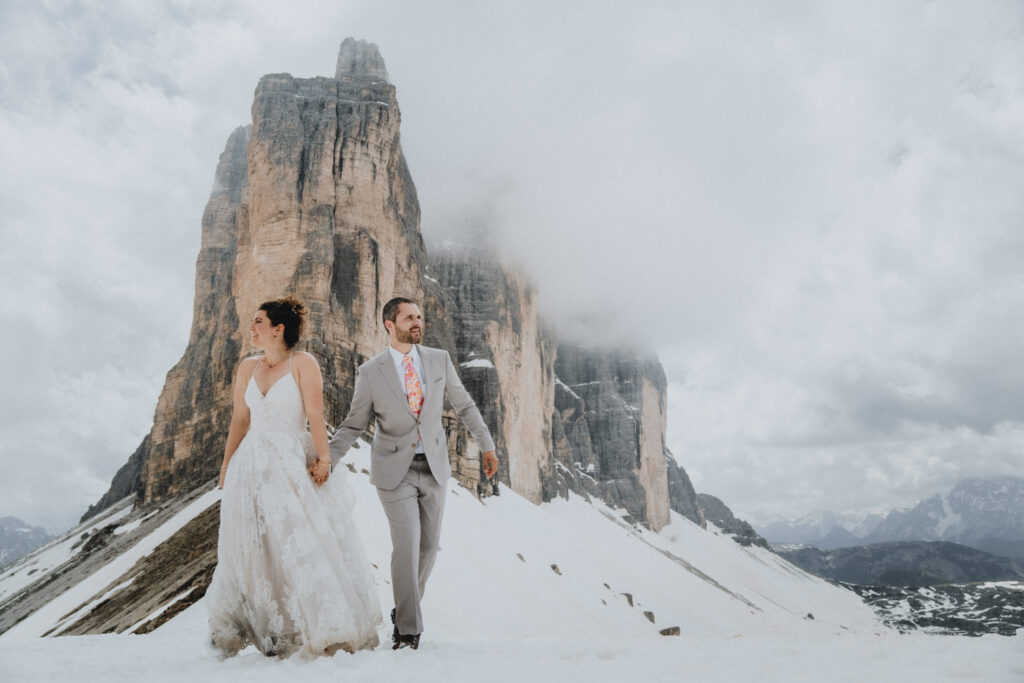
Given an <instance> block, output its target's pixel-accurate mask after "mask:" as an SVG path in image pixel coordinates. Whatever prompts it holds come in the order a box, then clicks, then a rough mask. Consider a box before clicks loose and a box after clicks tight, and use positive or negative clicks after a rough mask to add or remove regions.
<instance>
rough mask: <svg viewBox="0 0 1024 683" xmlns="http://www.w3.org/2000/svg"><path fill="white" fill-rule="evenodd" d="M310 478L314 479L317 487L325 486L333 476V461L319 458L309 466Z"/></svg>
mask: <svg viewBox="0 0 1024 683" xmlns="http://www.w3.org/2000/svg"><path fill="white" fill-rule="evenodd" d="M309 476H311V477H313V483H314V484H316V485H317V486H321V485H323V483H324V482H325V481H327V478H328V477H329V476H331V461H330V460H321V459H319V458H317V459H316V460H314V461H313V463H312V464H311V465H310V466H309Z"/></svg>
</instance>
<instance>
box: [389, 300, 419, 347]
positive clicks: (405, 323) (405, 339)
mask: <svg viewBox="0 0 1024 683" xmlns="http://www.w3.org/2000/svg"><path fill="white" fill-rule="evenodd" d="M393 330H394V335H395V341H397V342H398V343H400V344H419V343H421V342H422V341H423V314H422V313H420V307H419V306H417V305H416V304H400V305H399V306H398V316H397V317H396V318H395V326H394V328H393Z"/></svg>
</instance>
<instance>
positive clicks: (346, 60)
mask: <svg viewBox="0 0 1024 683" xmlns="http://www.w3.org/2000/svg"><path fill="white" fill-rule="evenodd" d="M334 77H335V78H337V79H339V80H341V79H343V78H365V79H369V80H382V81H387V80H388V70H387V68H386V67H385V66H384V58H383V57H381V56H380V50H378V49H377V46H376V45H374V44H373V43H369V42H367V41H365V40H356V39H355V38H352V37H348V38H346V39H345V40H343V41H342V43H341V49H340V50H339V51H338V66H337V68H336V69H335V71H334Z"/></svg>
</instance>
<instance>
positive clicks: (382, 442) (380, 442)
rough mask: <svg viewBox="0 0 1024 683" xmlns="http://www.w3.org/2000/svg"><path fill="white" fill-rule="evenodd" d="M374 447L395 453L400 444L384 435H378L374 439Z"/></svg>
mask: <svg viewBox="0 0 1024 683" xmlns="http://www.w3.org/2000/svg"><path fill="white" fill-rule="evenodd" d="M373 447H374V449H375V450H378V451H384V452H386V453H394V452H395V451H397V450H398V444H397V443H395V442H394V441H392V440H391V439H388V438H386V437H383V436H378V437H377V438H376V439H374V440H373Z"/></svg>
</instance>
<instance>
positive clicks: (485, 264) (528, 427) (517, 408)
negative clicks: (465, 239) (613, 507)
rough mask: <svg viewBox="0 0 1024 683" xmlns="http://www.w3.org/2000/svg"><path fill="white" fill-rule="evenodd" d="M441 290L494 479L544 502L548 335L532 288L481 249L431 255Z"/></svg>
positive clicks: (551, 349) (550, 391) (549, 405)
mask: <svg viewBox="0 0 1024 683" xmlns="http://www.w3.org/2000/svg"><path fill="white" fill-rule="evenodd" d="M431 270H432V272H433V274H434V275H436V277H437V279H438V280H439V282H440V283H441V284H442V286H443V287H444V291H445V295H446V297H447V300H448V311H449V324H450V325H451V329H452V331H453V333H454V341H455V352H456V358H457V359H458V364H459V373H460V375H461V377H462V380H463V383H464V384H465V385H466V387H467V389H468V390H469V392H470V393H471V394H472V395H473V397H474V400H475V401H476V402H477V405H478V406H479V407H480V410H481V412H482V414H483V415H484V419H485V420H486V421H487V423H488V425H494V426H495V427H496V429H494V430H493V431H494V439H495V446H496V447H497V451H498V456H499V462H500V463H501V466H500V470H499V479H501V480H502V481H505V482H506V483H507V484H508V485H509V486H510V487H511V488H512V490H514V491H515V492H517V493H519V494H520V495H522V496H524V497H525V498H527V499H529V500H531V501H533V502H535V503H540V502H542V501H544V500H550V498H551V492H550V491H549V490H547V487H548V486H549V483H550V481H551V480H552V457H551V455H552V453H551V442H552V413H553V411H554V395H555V394H554V388H555V384H554V361H555V337H554V334H553V332H552V330H551V329H550V328H549V327H548V326H547V325H545V324H544V322H543V320H542V319H541V315H540V312H539V311H538V309H537V294H536V292H535V290H534V288H533V286H532V285H531V284H530V283H529V282H527V281H526V280H525V278H524V277H523V275H522V274H521V273H519V272H518V271H517V270H515V269H514V268H510V267H509V266H507V265H505V264H503V263H502V262H501V261H500V259H499V258H498V257H497V256H496V255H495V253H494V252H493V251H491V250H489V249H487V248H483V247H466V246H458V247H457V246H453V245H446V246H442V247H438V248H436V249H434V250H432V252H431Z"/></svg>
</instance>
